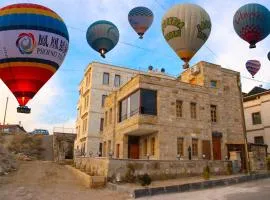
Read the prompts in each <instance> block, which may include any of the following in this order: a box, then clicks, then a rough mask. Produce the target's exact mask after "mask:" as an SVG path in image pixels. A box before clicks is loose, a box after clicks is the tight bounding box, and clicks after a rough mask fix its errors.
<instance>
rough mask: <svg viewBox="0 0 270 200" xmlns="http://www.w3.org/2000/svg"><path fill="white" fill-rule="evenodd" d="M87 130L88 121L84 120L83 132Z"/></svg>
mask: <svg viewBox="0 0 270 200" xmlns="http://www.w3.org/2000/svg"><path fill="white" fill-rule="evenodd" d="M86 130H87V119H84V120H83V132H86Z"/></svg>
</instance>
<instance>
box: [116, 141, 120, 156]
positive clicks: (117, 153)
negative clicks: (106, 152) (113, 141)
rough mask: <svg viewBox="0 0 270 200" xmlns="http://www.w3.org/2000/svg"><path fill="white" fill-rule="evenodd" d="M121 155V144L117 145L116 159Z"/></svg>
mask: <svg viewBox="0 0 270 200" xmlns="http://www.w3.org/2000/svg"><path fill="white" fill-rule="evenodd" d="M119 153H120V144H117V145H116V158H119Z"/></svg>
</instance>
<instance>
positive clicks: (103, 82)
mask: <svg viewBox="0 0 270 200" xmlns="http://www.w3.org/2000/svg"><path fill="white" fill-rule="evenodd" d="M106 76H108V81H107V79H106ZM102 84H103V85H110V73H108V72H103V80H102Z"/></svg>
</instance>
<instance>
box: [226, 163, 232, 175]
mask: <svg viewBox="0 0 270 200" xmlns="http://www.w3.org/2000/svg"><path fill="white" fill-rule="evenodd" d="M226 170H227V174H228V175H232V173H233V168H232V162H228V165H227V169H226Z"/></svg>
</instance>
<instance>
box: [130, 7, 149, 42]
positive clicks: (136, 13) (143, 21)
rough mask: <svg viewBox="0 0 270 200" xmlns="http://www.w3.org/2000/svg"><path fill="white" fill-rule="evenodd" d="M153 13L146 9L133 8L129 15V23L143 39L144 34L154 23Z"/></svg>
mask: <svg viewBox="0 0 270 200" xmlns="http://www.w3.org/2000/svg"><path fill="white" fill-rule="evenodd" d="M153 19H154V15H153V12H152V11H151V10H150V9H148V8H146V7H136V8H133V9H132V10H131V11H130V12H129V13H128V21H129V24H130V25H131V26H132V28H133V29H134V30H135V31H136V33H137V34H138V35H139V36H140V38H141V39H142V38H143V35H144V33H145V32H146V31H147V29H148V28H149V27H150V26H151V24H152V23H153Z"/></svg>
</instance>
